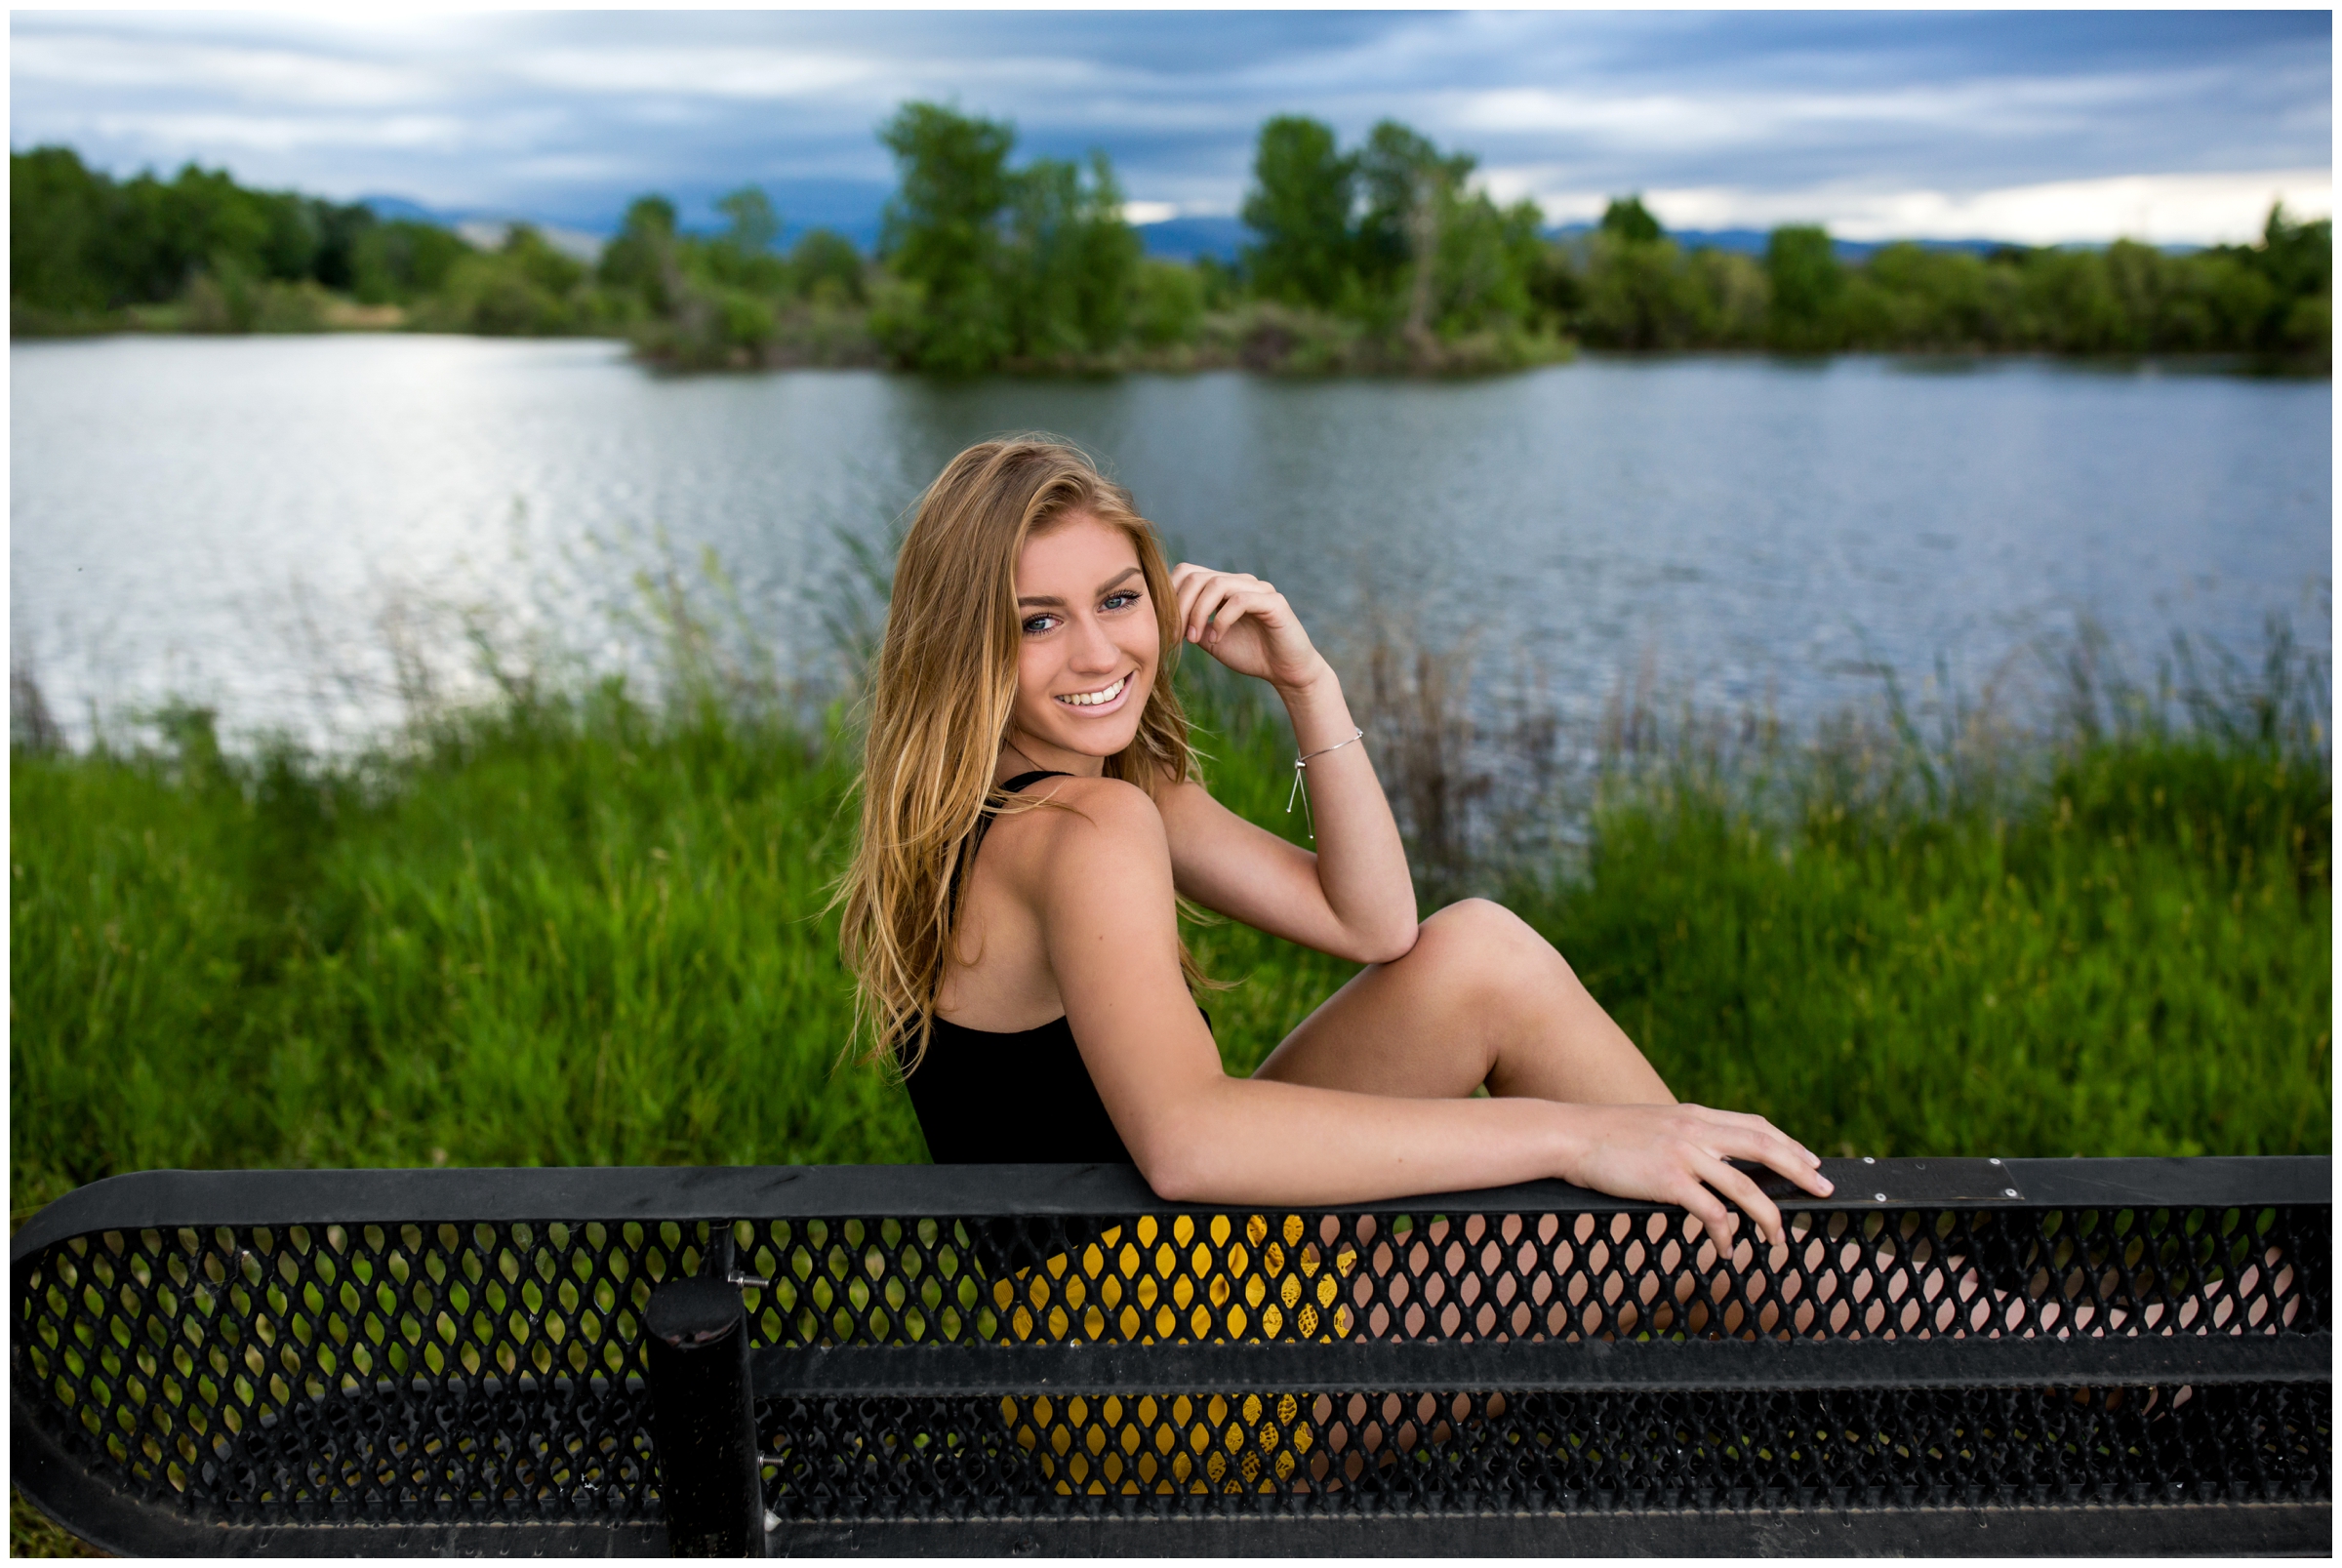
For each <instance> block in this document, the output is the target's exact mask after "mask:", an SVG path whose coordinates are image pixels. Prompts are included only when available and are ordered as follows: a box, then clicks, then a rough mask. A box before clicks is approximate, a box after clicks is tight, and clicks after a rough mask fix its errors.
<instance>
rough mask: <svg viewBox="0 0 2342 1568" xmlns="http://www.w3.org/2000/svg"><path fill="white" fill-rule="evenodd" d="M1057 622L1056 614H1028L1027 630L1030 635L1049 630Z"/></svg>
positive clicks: (1026, 620) (1026, 619)
mask: <svg viewBox="0 0 2342 1568" xmlns="http://www.w3.org/2000/svg"><path fill="white" fill-rule="evenodd" d="M1056 624H1057V617H1055V616H1027V617H1026V618H1025V630H1026V632H1027V634H1028V635H1031V634H1035V633H1038V632H1043V631H1047V630H1048V629H1049V628H1050V627H1051V626H1054V625H1056Z"/></svg>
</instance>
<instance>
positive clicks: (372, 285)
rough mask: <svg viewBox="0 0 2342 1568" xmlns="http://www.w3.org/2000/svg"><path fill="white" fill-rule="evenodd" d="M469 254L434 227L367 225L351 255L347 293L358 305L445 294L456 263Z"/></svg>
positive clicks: (454, 238)
mask: <svg viewBox="0 0 2342 1568" xmlns="http://www.w3.org/2000/svg"><path fill="white" fill-rule="evenodd" d="M470 251H471V247H470V246H469V245H466V244H465V243H464V241H463V240H462V239H461V238H459V237H458V236H457V235H456V234H454V233H452V232H450V231H449V230H447V229H444V228H441V227H440V226H439V225H438V224H436V223H418V222H415V221H411V220H407V219H400V220H398V221H394V222H387V223H375V224H372V225H370V226H369V227H367V228H366V229H365V230H364V231H363V232H362V233H361V234H360V236H359V238H358V241H357V244H356V247H355V250H354V254H353V257H352V260H351V272H352V277H351V289H350V292H351V293H353V294H354V295H356V297H357V299H358V301H359V302H360V303H362V304H412V303H414V302H417V301H420V300H424V299H427V298H429V297H430V296H432V295H434V294H437V293H438V292H439V291H440V290H441V289H444V288H445V287H446V286H447V278H448V274H449V273H450V272H452V271H454V270H455V265H456V262H457V261H460V260H462V259H463V258H464V256H466V255H468V254H469V253H470Z"/></svg>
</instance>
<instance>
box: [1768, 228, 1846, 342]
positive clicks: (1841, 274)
mask: <svg viewBox="0 0 2342 1568" xmlns="http://www.w3.org/2000/svg"><path fill="white" fill-rule="evenodd" d="M1764 274H1765V278H1766V280H1767V281H1768V282H1770V283H1771V284H1772V294H1773V307H1772V315H1771V318H1770V322H1769V336H1770V338H1771V340H1772V343H1773V346H1774V347H1776V348H1786V349H1789V350H1790V351H1792V352H1793V353H1826V352H1828V351H1829V350H1830V349H1833V348H1836V347H1837V346H1838V344H1839V343H1840V342H1842V341H1843V340H1844V337H1845V325H1844V302H1845V292H1846V275H1845V269H1844V268H1843V267H1841V266H1839V265H1838V264H1837V250H1836V249H1835V248H1833V247H1832V245H1831V243H1830V236H1829V234H1828V233H1827V232H1826V231H1824V230H1822V229H1820V228H1815V227H1806V226H1801V225H1795V224H1793V225H1790V226H1788V227H1784V228H1776V229H1774V230H1773V232H1772V237H1771V238H1770V239H1769V240H1767V241H1766V242H1765V247H1764Z"/></svg>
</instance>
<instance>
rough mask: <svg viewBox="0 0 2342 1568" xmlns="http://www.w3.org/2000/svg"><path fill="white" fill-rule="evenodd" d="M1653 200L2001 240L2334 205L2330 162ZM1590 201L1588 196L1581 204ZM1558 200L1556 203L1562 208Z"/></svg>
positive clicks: (2227, 220)
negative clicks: (1992, 184)
mask: <svg viewBox="0 0 2342 1568" xmlns="http://www.w3.org/2000/svg"><path fill="white" fill-rule="evenodd" d="M1643 199H1644V201H1645V202H1646V203H1647V204H1648V205H1649V207H1650V209H1651V211H1652V212H1653V213H1655V214H1657V215H1658V217H1659V220H1660V221H1662V222H1664V223H1666V224H1667V225H1668V226H1669V227H1671V228H1710V229H1713V228H1770V227H1772V226H1774V225H1775V224H1778V223H1794V222H1821V223H1825V224H1827V225H1828V227H1829V229H1830V231H1831V232H1832V233H1833V234H1836V235H1837V236H1838V237H1840V238H1842V239H1853V240H1885V239H2003V240H2013V241H2016V242H2019V243H2022V244H2027V245H2062V244H2072V243H2095V242H2102V241H2106V240H2112V239H2117V238H2124V239H2136V240H2144V241H2147V242H2148V243H2150V244H2155V245H2214V244H2223V243H2233V242H2237V241H2243V240H2250V239H2252V238H2254V237H2256V236H2258V235H2259V233H2260V231H2261V225H2262V222H2263V221H2264V220H2265V219H2266V218H2267V217H2268V214H2269V204H2270V203H2271V202H2272V201H2277V200H2282V201H2283V202H2284V204H2285V206H2286V209H2287V210H2288V211H2290V212H2292V213H2293V214H2294V215H2295V216H2297V217H2305V218H2323V217H2327V216H2330V215H2331V214H2332V212H2333V207H2334V195H2333V177H2332V174H2331V173H2330V172H2329V171H2327V170H2323V169H2287V170H2268V171H2261V172H2257V173H2239V174H2177V175H2133V176H2125V177H2121V178H2118V179H2111V180H2066V181H2051V182H2048V183H2043V184H2035V185H2015V186H2009V187H2007V188H2004V189H1999V190H1981V191H1971V192H1947V191H1941V190H1876V189H1873V190H1849V189H1843V188H1839V189H1830V188H1822V189H1814V190H1804V191H1751V190H1742V189H1734V188H1731V187H1725V186H1708V187H1702V188H1694V189H1681V190H1652V191H1648V192H1646V193H1645V195H1644V198H1643ZM1590 204H1591V202H1590V198H1586V197H1583V196H1580V197H1578V198H1577V199H1576V202H1575V206H1576V207H1577V208H1579V209H1580V210H1583V209H1584V208H1585V207H1587V206H1589V205H1590ZM1555 205H1556V204H1553V203H1549V204H1548V205H1547V209H1546V210H1547V212H1548V213H1549V214H1552V213H1554V211H1555Z"/></svg>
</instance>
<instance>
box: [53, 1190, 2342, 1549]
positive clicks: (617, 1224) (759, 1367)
mask: <svg viewBox="0 0 2342 1568" xmlns="http://www.w3.org/2000/svg"><path fill="white" fill-rule="evenodd" d="M1825 1169H1826V1172H1827V1174H1828V1175H1830V1176H1831V1177H1832V1179H1833V1180H1834V1181H1835V1182H1836V1183H1837V1189H1838V1190H1837V1196H1836V1197H1834V1198H1832V1199H1830V1200H1829V1201H1827V1202H1816V1201H1814V1200H1813V1199H1811V1198H1810V1197H1799V1198H1797V1200H1796V1201H1795V1202H1794V1203H1791V1204H1789V1205H1787V1207H1789V1208H1790V1209H1791V1210H1792V1211H1793V1213H1794V1216H1795V1218H1794V1219H1793V1243H1792V1245H1790V1246H1788V1247H1787V1248H1785V1249H1778V1250H1776V1249H1766V1248H1759V1247H1753V1246H1750V1245H1746V1244H1742V1245H1738V1246H1735V1247H1732V1248H1728V1249H1725V1250H1723V1251H1722V1252H1721V1253H1719V1251H1718V1249H1717V1247H1716V1244H1715V1243H1714V1242H1713V1241H1712V1240H1710V1239H1708V1238H1704V1237H1701V1236H1700V1235H1699V1234H1698V1233H1697V1226H1696V1225H1694V1224H1691V1223H1689V1222H1687V1220H1686V1218H1685V1216H1684V1215H1683V1213H1682V1212H1681V1211H1680V1210H1674V1209H1667V1208H1662V1207H1657V1206H1654V1205H1651V1204H1646V1203H1635V1202H1627V1201H1622V1200H1618V1199H1614V1198H1608V1197H1603V1196H1600V1195H1598V1194H1595V1193H1591V1192H1587V1191H1584V1190H1581V1189H1579V1188H1575V1187H1571V1186H1563V1185H1561V1184H1558V1183H1542V1184H1534V1185H1530V1186H1519V1187H1509V1188H1504V1189H1501V1190H1496V1191H1486V1192H1474V1193H1460V1194H1446V1195H1441V1196H1436V1197H1427V1198H1421V1199H1412V1200H1406V1201H1399V1202H1390V1203H1371V1204H1356V1205H1342V1206H1335V1207H1327V1208H1315V1209H1295V1210H1289V1209H1278V1208H1274V1207H1264V1208H1261V1209H1258V1210H1246V1209H1243V1208H1239V1207H1232V1206H1227V1205H1218V1206H1200V1207H1199V1206H1194V1205H1181V1204H1171V1203H1164V1202H1162V1201H1161V1200H1159V1199H1157V1198H1156V1197H1155V1196H1154V1195H1153V1194H1152V1193H1151V1192H1150V1191H1149V1190H1148V1189H1147V1188H1146V1187H1145V1186H1144V1185H1142V1184H1141V1182H1140V1181H1139V1179H1138V1176H1137V1174H1136V1173H1135V1172H1134V1171H1132V1170H1130V1169H1128V1168H1126V1167H1101V1166H987V1167H958V1168H950V1167H933V1166H869V1167H838V1168H768V1169H742V1170H527V1171H346V1172H214V1173H190V1172H176V1171H165V1172H148V1173H143V1174H140V1175H134V1176H123V1177H117V1178H114V1179H112V1180H110V1181H105V1182H100V1183H97V1184H95V1185H94V1186H88V1187H85V1188H83V1189H81V1190H80V1191H78V1192H74V1193H72V1194H70V1195H69V1196H67V1197H65V1198H63V1199H61V1200H60V1201H59V1202H57V1203H55V1204H52V1205H51V1206H50V1207H49V1208H47V1209H45V1210H43V1211H42V1212H41V1214H40V1215H39V1216H37V1217H36V1218H35V1219H34V1220H32V1221H31V1222H30V1223H29V1224H28V1225H26V1226H24V1228H23V1229H22V1230H21V1231H20V1232H19V1234H18V1235H17V1237H16V1241H15V1247H14V1253H13V1258H14V1289H15V1304H16V1311H15V1315H14V1317H13V1318H12V1320H11V1331H10V1332H11V1354H12V1356H13V1362H12V1378H11V1396H12V1399H13V1402H14V1406H15V1418H14V1434H15V1449H14V1454H15V1458H14V1462H13V1470H14V1478H15V1481H16V1484H17V1485H18V1487H19V1488H20V1489H21V1491H22V1492H23V1493H24V1495H25V1496H27V1497H28V1498H30V1499H31V1500H32V1502H33V1503H35V1504H36V1505H37V1506H38V1507H39V1508H41V1509H42V1510H43V1511H44V1512H46V1513H48V1514H49V1515H50V1516H51V1517H52V1518H54V1519H55V1520H57V1521H58V1523H60V1524H61V1525H62V1526H63V1527H64V1528H66V1529H67V1530H70V1531H72V1532H73V1533H74V1534H76V1535H78V1536H81V1537H84V1538H85V1539H87V1540H89V1541H91V1542H93V1543H95V1544H97V1545H98V1546H100V1547H102V1548H107V1549H109V1550H114V1551H121V1552H137V1553H182V1552H204V1553H286V1552H301V1553H320V1552H321V1553H371V1552H400V1553H412V1552H480V1553H494V1554H498V1555H526V1554H537V1553H581V1552H582V1553H595V1554H602V1553H609V1552H636V1553H641V1552H660V1551H666V1550H673V1551H676V1552H679V1553H730V1554H741V1553H747V1554H750V1555H754V1554H758V1553H762V1552H765V1551H768V1550H769V1551H772V1552H775V1553H779V1552H790V1553H839V1552H865V1551H868V1552H889V1553H896V1552H946V1553H1002V1554H1023V1553H1036V1552H1039V1553H1053V1554H1054V1553H1070V1552H1113V1553H1150V1554H1157V1553H1193V1552H1212V1553H1238V1554H1250V1553H1280V1554H1283V1553H1294V1554H1298V1553H1305V1552H1311V1553H1313V1552H1319V1551H1337V1552H1345V1553H1353V1554H1382V1553H1410V1554H1414V1553H1447V1552H1472V1553H1479V1554H1498V1553H1525V1552H1536V1553H1565V1552H1622V1553H1650V1552H1683V1553H1702V1552H1731V1553H1769V1552H1800V1551H1815V1552H1834V1553H1836V1552H1895V1553H1908V1552H1967V1551H1993V1552H2010V1553H2027V1554H2032V1553H2042V1554H2047V1553H2069V1552H2071V1553H2092V1554H2104V1553H2114V1552H2123V1553H2135V1552H2205V1551H2217V1552H2222V1553H2233V1552H2250V1551H2269V1552H2308V1551H2317V1552H2322V1551H2325V1550H2327V1549H2329V1548H2330V1546H2331V1499H2332V1486H2333V1470H2332V1450H2333V1434H2332V1412H2333V1396H2332V1379H2331V1357H2332V1339H2331V1315H2332V1269H2331V1257H2332V1241H2331V1236H2332V1229H2331V1225H2332V1189H2331V1175H2330V1169H2329V1162H2328V1161H2327V1160H2325V1159H2322V1158H2317V1159H2193V1160H2009V1161H2007V1162H2005V1163H2002V1162H1999V1161H1987V1160H1981V1159H1958V1160H1880V1161H1877V1162H1871V1161H1862V1160H1832V1161H1828V1162H1825Z"/></svg>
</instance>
